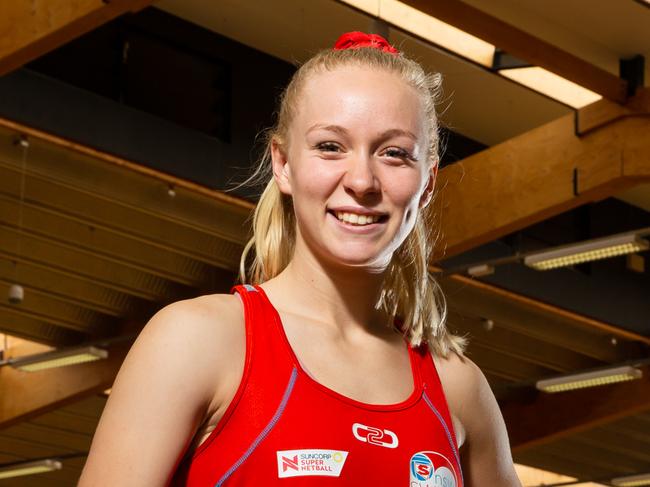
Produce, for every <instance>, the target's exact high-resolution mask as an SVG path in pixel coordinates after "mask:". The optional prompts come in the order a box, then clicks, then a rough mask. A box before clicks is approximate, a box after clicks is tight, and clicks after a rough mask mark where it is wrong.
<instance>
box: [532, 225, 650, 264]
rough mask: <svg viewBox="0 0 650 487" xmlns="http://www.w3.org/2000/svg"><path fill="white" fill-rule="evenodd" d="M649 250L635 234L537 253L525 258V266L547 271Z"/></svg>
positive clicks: (644, 242)
mask: <svg viewBox="0 0 650 487" xmlns="http://www.w3.org/2000/svg"><path fill="white" fill-rule="evenodd" d="M648 248H650V244H648V241H647V240H644V239H642V238H639V237H637V236H636V235H634V234H627V235H618V236H613V237H605V238H599V239H595V240H589V241H587V242H582V243H578V244H571V245H564V246H561V247H555V248H553V249H550V250H547V251H543V252H537V253H535V254H531V255H528V256H526V257H524V264H526V265H527V266H528V267H532V268H534V269H537V270H539V271H545V270H548V269H555V268H557V267H565V266H569V265H574V264H581V263H583V262H589V261H593V260H599V259H606V258H609V257H616V256H618V255H624V254H631V253H634V252H639V251H643V250H647V249H648Z"/></svg>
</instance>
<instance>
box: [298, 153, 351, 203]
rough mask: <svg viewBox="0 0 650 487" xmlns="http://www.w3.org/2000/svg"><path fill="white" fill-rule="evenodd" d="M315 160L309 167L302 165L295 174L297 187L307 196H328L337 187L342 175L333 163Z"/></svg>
mask: <svg viewBox="0 0 650 487" xmlns="http://www.w3.org/2000/svg"><path fill="white" fill-rule="evenodd" d="M319 162H320V161H315V162H314V163H313V164H309V167H308V168H307V167H305V166H303V167H301V170H300V171H297V172H296V173H295V174H294V182H295V187H296V188H298V191H299V192H300V194H301V195H302V196H305V197H306V198H310V197H311V198H319V197H327V196H328V195H330V194H331V193H332V191H333V190H334V189H335V188H336V185H337V182H338V181H339V179H340V175H339V174H338V173H337V171H335V170H333V168H332V167H331V164H330V165H329V167H328V165H326V164H322V163H319Z"/></svg>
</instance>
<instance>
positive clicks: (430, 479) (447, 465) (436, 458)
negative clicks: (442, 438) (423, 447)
mask: <svg viewBox="0 0 650 487" xmlns="http://www.w3.org/2000/svg"><path fill="white" fill-rule="evenodd" d="M410 470H411V483H410V484H409V486H410V487H457V486H458V481H457V479H456V474H455V472H454V467H453V465H452V464H451V462H450V461H449V460H448V459H447V457H445V456H444V455H441V454H440V453H437V452H433V451H420V452H417V453H416V454H415V455H413V456H412V457H411V465H410Z"/></svg>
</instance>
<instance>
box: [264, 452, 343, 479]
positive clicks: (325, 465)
mask: <svg viewBox="0 0 650 487" xmlns="http://www.w3.org/2000/svg"><path fill="white" fill-rule="evenodd" d="M276 455H277V458H278V477H279V478H285V477H305V476H308V475H321V476H325V477H338V476H339V475H341V470H342V469H343V465H344V464H345V459H346V458H347V457H348V452H346V451H341V450H320V449H311V450H283V451H278V452H276Z"/></svg>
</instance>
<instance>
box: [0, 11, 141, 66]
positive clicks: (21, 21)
mask: <svg viewBox="0 0 650 487" xmlns="http://www.w3.org/2000/svg"><path fill="white" fill-rule="evenodd" d="M151 2H152V0H110V1H108V0H78V1H76V2H70V1H68V0H48V1H47V2H36V3H34V2H30V1H27V0H17V1H11V2H3V5H2V14H1V15H0V32H1V33H2V35H1V36H0V76H2V75H4V74H7V73H9V72H10V71H13V70H14V69H16V68H19V67H20V66H23V65H24V64H26V63H28V62H30V61H32V60H34V59H36V58H38V57H39V56H42V55H43V54H46V53H47V52H49V51H52V50H54V49H56V48H57V47H59V46H62V45H63V44H65V43H66V42H69V41H71V40H72V39H75V38H76V37H79V36H81V35H83V34H85V33H86V32H89V31H91V30H93V29H95V28H97V27H99V26H100V25H102V24H104V23H106V22H108V21H110V20H113V19H114V18H116V17H118V16H120V15H122V14H124V13H126V12H129V11H131V12H137V11H138V10H141V9H142V8H144V7H146V6H147V5H149V4H150V3H151ZM35 5H36V6H37V7H35Z"/></svg>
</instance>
